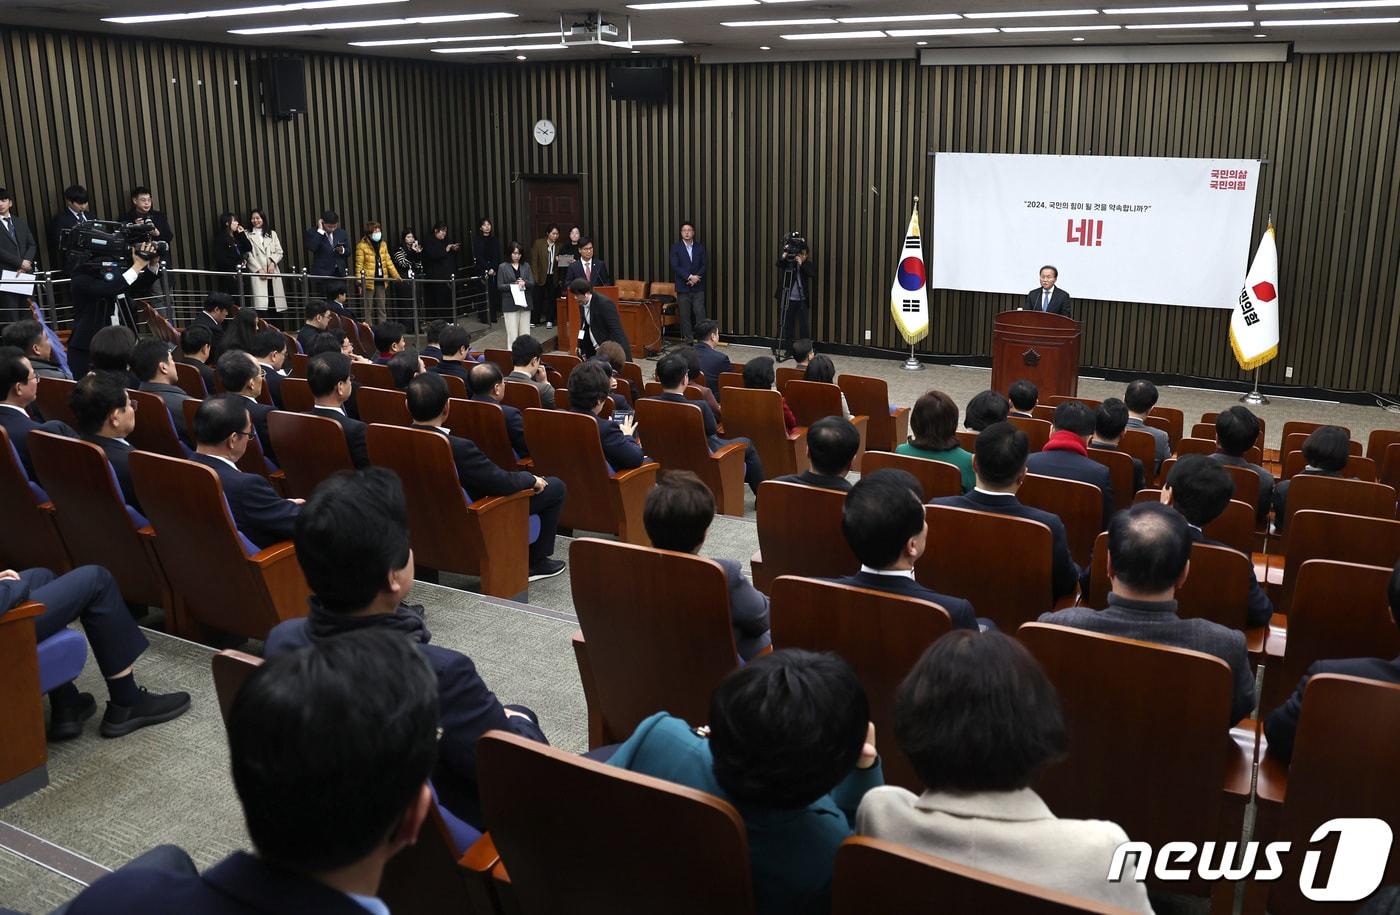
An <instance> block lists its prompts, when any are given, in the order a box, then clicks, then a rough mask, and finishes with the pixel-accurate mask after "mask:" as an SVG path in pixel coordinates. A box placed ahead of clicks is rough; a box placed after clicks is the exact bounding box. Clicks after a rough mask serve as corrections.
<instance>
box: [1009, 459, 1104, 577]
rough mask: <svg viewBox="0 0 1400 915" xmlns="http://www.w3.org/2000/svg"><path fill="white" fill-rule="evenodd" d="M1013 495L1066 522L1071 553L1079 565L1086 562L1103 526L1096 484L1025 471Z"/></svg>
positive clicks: (1100, 501)
mask: <svg viewBox="0 0 1400 915" xmlns="http://www.w3.org/2000/svg"><path fill="white" fill-rule="evenodd" d="M1090 453H1092V452H1090ZM1016 498H1017V499H1019V500H1020V501H1021V503H1022V504H1023V505H1029V506H1031V507H1032V508H1038V509H1040V510H1042V511H1047V512H1049V513H1050V514H1052V515H1055V516H1056V517H1058V518H1059V519H1060V521H1061V523H1063V524H1064V526H1065V539H1066V540H1068V541H1069V553H1070V555H1071V556H1073V557H1074V561H1075V562H1077V563H1079V565H1080V566H1086V565H1088V564H1089V554H1090V553H1092V552H1093V549H1094V538H1095V537H1097V536H1098V535H1099V531H1101V530H1103V493H1102V492H1100V491H1099V488H1098V487H1097V486H1095V485H1094V484H1092V483H1084V482H1081V481H1079V480H1066V479H1063V478H1061V477H1047V476H1041V475H1040V474H1037V473H1028V474H1026V479H1025V481H1024V482H1023V483H1022V484H1021V488H1020V489H1019V490H1018V491H1017V492H1016Z"/></svg>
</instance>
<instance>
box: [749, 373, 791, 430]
mask: <svg viewBox="0 0 1400 915" xmlns="http://www.w3.org/2000/svg"><path fill="white" fill-rule="evenodd" d="M777 380H778V370H777V369H776V368H774V365H773V357H772V356H759V357H758V358H757V359H750V360H749V361H748V362H747V363H745V364H744V387H746V388H753V389H755V390H759V391H768V390H771V389H772V387H773V383H774V382H775V381H777ZM778 397H779V398H780V399H781V400H782V402H783V427H784V428H785V429H786V430H787V433H788V434H789V435H791V434H792V431H793V430H794V429H796V428H797V417H796V416H793V415H792V408H791V407H789V406H788V402H787V398H786V397H783V395H782V393H781V392H779V393H778Z"/></svg>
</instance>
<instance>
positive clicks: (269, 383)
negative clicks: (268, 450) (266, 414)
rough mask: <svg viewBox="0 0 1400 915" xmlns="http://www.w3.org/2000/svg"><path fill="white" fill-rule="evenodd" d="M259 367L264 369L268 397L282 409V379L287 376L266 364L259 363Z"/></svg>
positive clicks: (266, 441) (264, 441)
mask: <svg viewBox="0 0 1400 915" xmlns="http://www.w3.org/2000/svg"><path fill="white" fill-rule="evenodd" d="M258 365H260V366H262V369H263V387H265V388H267V396H268V397H271V398H272V405H273V406H274V407H276V408H277V409H279V410H280V409H282V379H283V378H284V377H285V376H284V375H283V374H282V373H281V372H279V371H277V370H276V369H275V368H273V367H272V366H270V365H268V364H267V363H266V362H259V363H258ZM267 443H268V440H267V439H264V440H263V444H264V445H266V444H267Z"/></svg>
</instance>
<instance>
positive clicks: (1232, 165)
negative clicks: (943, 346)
mask: <svg viewBox="0 0 1400 915" xmlns="http://www.w3.org/2000/svg"><path fill="white" fill-rule="evenodd" d="M1258 183H1259V162H1258V160H1254V159H1166V158H1133V157H1126V156H1021V155H1000V154H989V153H939V154H938V155H937V157H936V159H935V171H934V193H933V261H932V266H933V269H932V274H931V277H930V281H929V283H930V285H931V286H932V287H934V288H938V289H968V290H977V291H982V292H1007V293H1020V294H1023V295H1024V294H1025V293H1026V292H1028V291H1029V290H1030V289H1032V288H1034V287H1035V286H1037V285H1038V284H1039V276H1038V271H1039V269H1040V267H1041V265H1043V264H1054V265H1055V266H1056V267H1058V268H1059V271H1060V283H1061V284H1062V285H1063V287H1064V289H1065V290H1066V291H1067V292H1069V294H1070V295H1072V296H1073V297H1074V298H1076V299H1107V300H1110V301H1116V302H1155V303H1159V304H1163V305H1191V306H1195V307H1200V308H1233V307H1234V305H1235V299H1236V298H1237V297H1238V296H1239V293H1240V284H1241V283H1242V282H1243V281H1244V275H1245V271H1246V270H1247V269H1248V267H1249V263H1248V261H1249V246H1250V233H1251V231H1252V230H1253V222H1254V198H1255V192H1256V189H1257V188H1258Z"/></svg>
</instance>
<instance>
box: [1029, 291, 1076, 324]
mask: <svg viewBox="0 0 1400 915" xmlns="http://www.w3.org/2000/svg"><path fill="white" fill-rule="evenodd" d="M1044 300H1045V290H1044V289H1042V288H1040V287H1039V286H1037V287H1035V288H1034V289H1032V290H1031V291H1030V292H1028V293H1026V311H1048V312H1050V314H1052V315H1064V316H1065V317H1066V318H1069V317H1073V315H1072V314H1070V312H1071V311H1072V310H1073V301H1074V300H1073V299H1071V298H1070V297H1069V293H1068V292H1065V291H1064V290H1063V289H1061V288H1060V287H1059V286H1055V287H1054V289H1052V290H1051V291H1050V307H1049V308H1045V307H1044Z"/></svg>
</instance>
